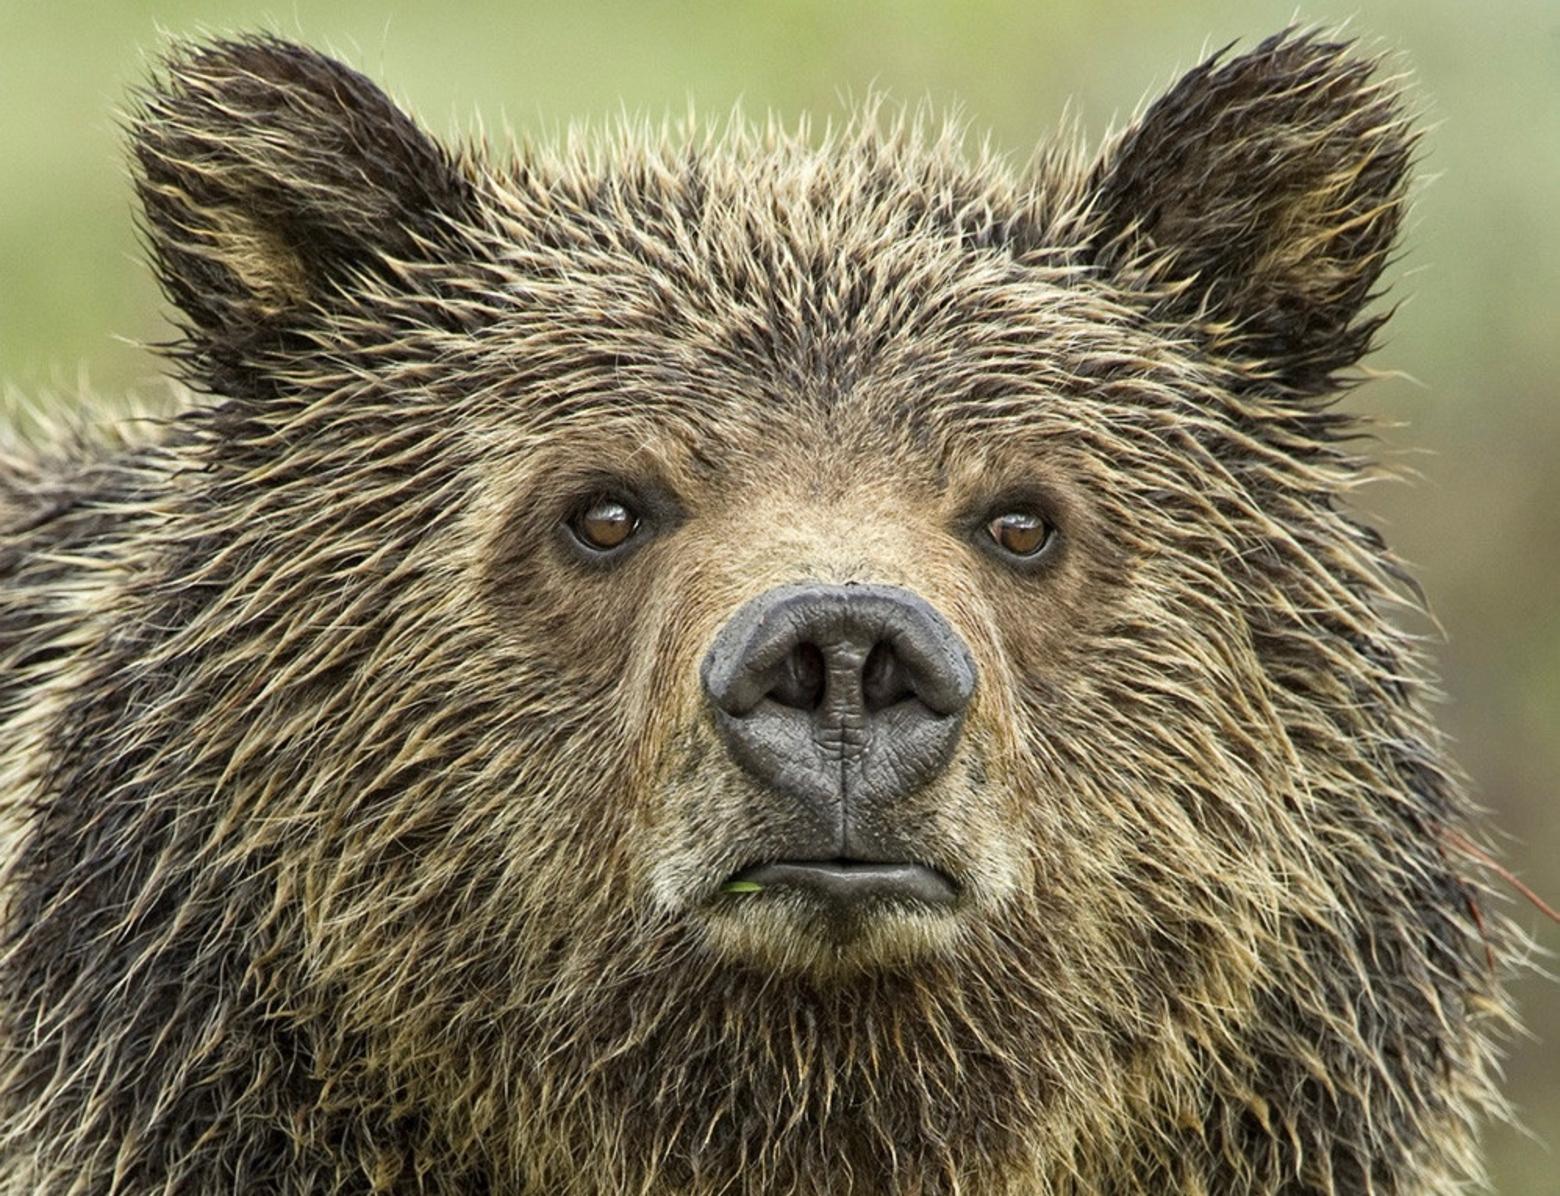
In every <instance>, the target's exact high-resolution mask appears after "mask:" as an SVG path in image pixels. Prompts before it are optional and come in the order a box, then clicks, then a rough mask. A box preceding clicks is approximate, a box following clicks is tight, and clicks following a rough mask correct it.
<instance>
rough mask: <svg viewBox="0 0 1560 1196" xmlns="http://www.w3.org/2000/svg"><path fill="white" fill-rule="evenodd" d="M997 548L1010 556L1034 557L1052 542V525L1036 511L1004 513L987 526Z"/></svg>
mask: <svg viewBox="0 0 1560 1196" xmlns="http://www.w3.org/2000/svg"><path fill="white" fill-rule="evenodd" d="M986 530H987V532H989V533H990V535H991V538H992V540H993V541H994V542H995V543H996V546H997V547H998V548H1000V549H1001V550H1002V551H1003V552H1005V553H1007V554H1008V555H1010V556H1016V557H1032V556H1035V555H1036V554H1038V553H1039V552H1040V550H1041V549H1043V548H1044V547H1045V546H1046V545H1047V544H1049V543H1050V542H1051V525H1050V524H1049V523H1047V522H1046V520H1045V517H1044V516H1043V515H1040V514H1039V513H1037V512H1035V511H1030V510H1016V511H1004V512H1003V513H1002V514H1001V515H998V516H997V517H996V518H995V519H993V520H992V521H991V522H990V523H988V524H987V525H986Z"/></svg>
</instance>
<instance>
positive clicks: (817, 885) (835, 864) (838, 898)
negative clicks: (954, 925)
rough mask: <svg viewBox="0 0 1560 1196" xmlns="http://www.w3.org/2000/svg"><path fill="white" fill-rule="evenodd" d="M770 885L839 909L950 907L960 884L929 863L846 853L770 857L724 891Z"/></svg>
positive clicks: (756, 890)
mask: <svg viewBox="0 0 1560 1196" xmlns="http://www.w3.org/2000/svg"><path fill="white" fill-rule="evenodd" d="M771 890H784V891H788V892H793V893H798V894H800V895H802V896H804V897H807V898H811V899H813V900H816V901H820V902H822V903H824V904H825V905H827V906H829V907H831V908H832V909H834V910H836V911H838V912H841V913H844V912H849V911H853V910H857V909H861V908H863V907H865V906H868V905H873V904H882V903H893V904H904V905H920V906H926V907H929V908H931V909H935V910H946V909H950V908H952V907H953V905H954V904H955V903H956V902H957V901H958V897H959V886H958V884H956V883H955V882H954V881H953V879H952V878H951V877H949V876H948V874H947V873H945V872H943V871H941V870H940V869H937V868H933V867H930V866H929V865H926V864H919V863H915V862H913V861H909V860H905V861H883V860H860V859H851V858H849V857H845V856H836V857H833V858H831V859H825V860H771V861H768V862H766V863H762V864H755V865H753V866H751V867H748V868H744V869H742V870H741V871H740V872H737V873H735V874H734V875H733V876H731V878H730V879H728V880H727V881H726V882H725V883H724V884H723V885H722V886H721V891H722V892H723V893H726V894H731V895H747V896H749V897H753V896H761V895H762V894H763V893H767V892H770V891H771Z"/></svg>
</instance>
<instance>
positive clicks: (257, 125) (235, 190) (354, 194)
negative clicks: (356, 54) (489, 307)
mask: <svg viewBox="0 0 1560 1196" xmlns="http://www.w3.org/2000/svg"><path fill="white" fill-rule="evenodd" d="M137 99H138V102H137V105H136V107H135V109H134V110H133V111H132V113H131V118H130V133H131V139H132V153H133V158H134V165H135V168H136V186H137V191H138V193H139V196H140V200H141V204H142V207H143V212H144V220H145V232H146V236H147V240H148V242H149V245H150V249H151V253H152V256H153V259H154V263H155V265H156V267H157V270H158V273H159V274H160V276H161V281H162V284H163V289H164V290H165V292H166V293H167V294H168V296H169V298H170V299H171V300H172V301H173V302H174V303H175V304H176V305H177V306H178V307H179V309H180V310H181V311H182V312H183V314H184V316H185V320H186V322H185V324H184V325H183V328H182V331H183V332H184V334H185V341H184V343H182V344H181V345H179V346H178V347H177V352H178V354H179V355H180V356H182V357H183V358H184V359H185V360H186V363H187V365H188V366H189V367H190V373H191V374H192V375H193V379H194V380H195V381H196V382H197V383H198V384H201V385H204V386H205V387H207V388H209V389H211V390H214V391H216V392H218V393H227V394H235V393H242V392H244V391H245V390H253V389H256V388H257V386H259V387H260V388H262V389H263V388H264V381H265V376H266V370H265V366H264V362H265V359H266V358H267V356H268V354H269V353H273V352H275V351H277V350H279V349H283V348H284V347H285V345H286V344H288V343H289V341H290V339H291V337H292V336H293V334H295V333H296V332H297V331H299V330H300V329H303V328H306V327H308V326H310V325H311V323H317V322H318V321H319V320H320V318H321V316H322V315H325V314H328V313H329V312H330V311H331V310H332V308H333V307H335V306H339V305H340V304H341V303H343V302H345V301H346V300H347V298H348V295H349V293H350V292H351V291H353V290H358V291H360V290H362V288H363V287H364V286H365V285H368V286H370V287H372V286H373V285H376V284H377V285H380V286H382V287H394V286H395V285H396V280H397V279H404V278H406V277H407V276H408V275H409V274H411V273H415V271H416V267H417V265H418V264H419V263H428V262H431V261H437V260H438V259H439V258H440V257H441V255H447V254H449V253H451V252H454V243H455V242H456V241H457V240H458V238H459V230H460V229H461V227H462V226H463V224H464V223H465V222H466V221H468V220H470V219H471V218H472V216H473V214H474V212H475V209H476V206H477V196H476V184H475V181H474V179H473V177H472V176H471V175H470V174H469V173H468V172H466V171H465V170H463V168H462V167H461V165H460V164H459V163H457V162H456V161H455V159H454V158H452V156H451V155H450V154H449V153H448V152H447V151H446V150H445V149H444V148H443V147H442V146H440V145H439V144H438V143H437V142H435V141H434V140H433V139H432V138H431V137H429V136H428V135H427V134H426V133H424V132H423V131H422V130H421V129H420V128H418V127H417V125H416V124H414V123H413V121H412V120H411V119H410V118H409V117H408V116H407V115H406V114H405V113H404V112H402V111H401V110H400V109H399V108H397V107H396V105H395V104H394V103H393V102H392V101H391V100H390V99H389V97H387V96H386V95H385V94H384V92H382V91H381V90H379V88H378V87H376V86H375V85H374V84H373V83H371V82H369V81H368V80H367V79H366V78H364V77H363V76H362V75H360V74H358V73H357V72H356V71H353V70H350V69H349V68H347V67H346V66H343V65H342V64H341V63H339V62H336V61H335V60H333V59H331V58H327V57H325V56H324V55H322V54H318V53H316V52H315V51H313V50H309V49H307V48H305V47H303V46H298V45H294V44H291V43H289V42H284V41H281V40H278V39H275V38H271V37H266V36H258V37H252V38H245V39H241V40H232V41H217V42H212V43H206V44H196V45H185V46H179V47H176V48H175V49H174V51H173V52H172V53H171V54H170V55H169V56H168V59H167V61H166V62H165V64H164V69H163V71H162V72H161V74H160V75H159V76H157V77H155V78H154V79H153V81H152V83H151V84H150V85H149V86H148V87H147V88H146V89H145V90H143V91H142V92H141V93H140V94H139V96H138V97H137ZM402 289H403V290H405V289H406V287H405V284H404V283H403V284H402Z"/></svg>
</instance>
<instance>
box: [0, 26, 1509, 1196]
mask: <svg viewBox="0 0 1560 1196" xmlns="http://www.w3.org/2000/svg"><path fill="white" fill-rule="evenodd" d="M131 139H132V152H133V157H134V165H135V171H136V181H137V188H138V192H139V196H140V201H141V204H142V205H143V212H144V216H143V220H144V225H143V227H144V232H145V236H146V240H147V244H148V246H149V251H150V254H151V257H152V259H153V261H154V263H155V266H156V269H157V271H158V274H159V277H160V279H161V282H162V285H163V287H164V289H165V291H166V293H167V295H168V297H169V298H170V299H171V301H172V303H173V305H174V306H175V307H176V308H177V310H178V312H179V318H180V331H179V334H178V338H177V340H176V342H175V343H173V344H171V345H170V346H168V347H167V353H168V355H169V357H170V359H171V361H172V362H173V363H174V365H175V367H176V372H177V375H178V376H179V378H181V379H182V380H183V381H184V382H185V383H186V384H187V385H188V387H190V388H191V389H192V390H193V391H194V392H197V394H198V395H199V396H201V397H198V398H196V399H192V400H191V401H190V402H189V403H188V405H187V409H184V410H181V411H180V412H179V413H177V414H176V415H174V416H172V417H170V418H167V419H164V420H161V421H158V422H156V423H155V424H153V425H152V426H150V427H149V428H148V427H145V426H138V427H137V428H136V429H135V430H132V431H130V432H125V433H118V434H112V435H109V434H105V435H103V436H101V437H87V438H86V439H85V440H80V439H78V440H74V441H72V442H71V443H66V444H55V445H52V446H50V445H38V446H37V447H36V448H33V449H24V450H22V451H20V452H19V453H13V457H14V459H10V460H8V461H7V462H6V464H5V466H4V472H3V473H0V512H3V520H4V522H3V526H0V778H3V785H0V794H3V802H4V806H3V813H4V822H5V835H6V836H7V837H9V838H10V840H11V841H12V843H13V846H12V848H11V849H10V851H9V856H10V859H9V861H8V865H7V871H6V876H5V881H4V890H3V892H4V935H5V943H4V948H3V955H0V961H3V962H0V1018H3V1027H4V1030H3V1032H4V1047H3V1051H4V1054H3V1055H0V1111H3V1116H0V1174H3V1177H4V1178H3V1180H0V1191H3V1192H4V1193H7V1194H8V1196H20V1194H22V1193H29V1194H32V1193H36V1194H40V1196H63V1194H65V1193H71V1194H80V1196H87V1194H107V1193H116V1194H123V1196H148V1194H151V1193H164V1194H174V1193H216V1192H241V1193H277V1194H293V1196H302V1194H304V1193H338V1194H342V1196H349V1194H359V1193H369V1192H389V1193H413V1192H421V1193H435V1194H454V1193H463V1194H464V1193H490V1194H495V1196H496V1194H501V1193H502V1194H527V1196H541V1194H544V1193H545V1194H547V1196H587V1194H590V1196H617V1194H621V1193H634V1194H639V1196H671V1194H678V1196H717V1194H730V1196H743V1194H748V1196H758V1194H765V1196H790V1194H795V1196H824V1194H828V1196H889V1194H893V1196H952V1194H955V1193H960V1194H965V1196H1020V1194H1022V1196H1063V1194H1069V1193H1071V1194H1079V1196H1082V1194H1087V1193H1110V1194H1116V1196H1131V1194H1135V1193H1138V1194H1148V1193H1154V1194H1159V1193H1168V1192H1177V1193H1205V1194H1211V1196H1228V1194H1234V1193H1246V1194H1253V1193H1267V1194H1275V1193H1291V1194H1300V1193H1338V1194H1350V1193H1365V1192H1371V1193H1378V1194H1387V1193H1402V1194H1408V1193H1451V1192H1454V1191H1462V1190H1464V1185H1465V1184H1466V1183H1468V1182H1470V1181H1473V1182H1477V1176H1478V1171H1479V1164H1478V1158H1477V1152H1476V1135H1477V1129H1478V1126H1479V1123H1480V1122H1481V1121H1483V1120H1484V1119H1485V1118H1486V1117H1487V1115H1489V1114H1491V1113H1498V1111H1499V1107H1500V1103H1499V1099H1498V1097H1497V1095H1496V1094H1495V1091H1494V1087H1493V1084H1492V1075H1493V1059H1494V1057H1495V1054H1496V1051H1497V1049H1498V1047H1499V1043H1500V1040H1501V1035H1502V1029H1501V1026H1502V1023H1503V1021H1504V1019H1505V998H1504V997H1503V995H1502V983H1503V981H1502V975H1501V973H1502V970H1503V968H1504V967H1505V960H1506V958H1507V957H1508V956H1509V954H1510V951H1509V948H1510V946H1511V944H1512V940H1511V938H1510V935H1511V933H1512V932H1511V931H1509V930H1508V929H1507V928H1506V926H1505V925H1504V923H1502V922H1501V921H1500V920H1499V919H1498V918H1496V917H1493V916H1490V915H1486V914H1484V913H1482V912H1481V910H1482V908H1483V904H1484V903H1483V901H1482V899H1481V898H1482V889H1481V886H1480V884H1479V882H1478V881H1477V879H1476V878H1474V877H1471V876H1469V875H1467V874H1466V873H1467V867H1466V865H1465V864H1464V863H1463V861H1464V860H1465V859H1466V858H1467V855H1468V852H1467V851H1464V850H1461V849H1459V848H1458V846H1457V845H1458V844H1464V845H1468V844H1470V843H1471V841H1472V840H1475V839H1477V837H1478V836H1479V831H1478V829H1477V828H1476V827H1475V826H1474V824H1473V822H1472V816H1471V814H1470V810H1469V807H1468V805H1467V803H1466V800H1465V798H1464V797H1463V796H1462V794H1461V793H1460V790H1459V786H1458V783H1457V781H1456V779H1455V777H1456V774H1455V772H1454V770H1453V768H1452V766H1451V765H1450V763H1449V762H1448V760H1447V757H1446V755H1445V753H1444V750H1443V746H1442V743H1441V740H1440V738H1439V737H1438V735H1437V733H1436V731H1435V730H1434V729H1433V727H1432V725H1431V723H1430V722H1429V720H1428V718H1427V715H1426V703H1427V694H1428V692H1429V684H1430V683H1429V681H1428V679H1427V674H1426V670H1425V666H1424V664H1423V663H1422V661H1421V659H1420V656H1419V653H1418V651H1417V649H1416V648H1415V646H1414V643H1413V642H1412V640H1411V639H1410V638H1409V637H1408V636H1407V635H1406V634H1404V633H1403V632H1401V631H1399V630H1397V629H1395V628H1394V626H1393V624H1392V623H1391V622H1390V621H1389V614H1390V612H1391V609H1392V608H1393V606H1394V605H1395V604H1400V603H1402V602H1404V601H1412V600H1413V597H1412V586H1411V583H1409V582H1408V581H1407V579H1406V575H1405V574H1404V572H1403V570H1402V569H1401V567H1400V565H1399V564H1398V562H1397V561H1396V560H1395V559H1394V557H1393V556H1392V555H1391V554H1390V552H1389V551H1388V549H1387V548H1386V547H1385V546H1384V544H1383V542H1382V540H1381V539H1380V538H1379V537H1378V535H1377V534H1376V533H1375V532H1374V531H1373V530H1371V528H1370V527H1368V526H1366V525H1365V524H1364V523H1363V522H1362V521H1361V520H1360V519H1359V518H1358V517H1357V516H1356V515H1355V514H1353V513H1351V511H1350V509H1349V507H1348V505H1347V503H1346V499H1347V496H1348V494H1349V492H1350V490H1351V488H1352V487H1353V486H1354V485H1355V484H1356V483H1357V482H1358V481H1359V480H1360V479H1361V478H1362V477H1363V476H1365V474H1366V472H1367V471H1368V470H1369V468H1370V466H1369V465H1368V463H1367V462H1366V461H1365V460H1363V459H1362V457H1361V456H1360V454H1359V450H1358V449H1357V447H1356V443H1357V435H1358V431H1359V426H1358V424H1357V422H1356V420H1355V419H1354V418H1353V417H1351V416H1349V415H1346V414H1344V413H1342V412H1340V411H1338V410H1337V409H1336V408H1335V407H1334V406H1333V402H1334V399H1335V398H1336V396H1337V394H1338V392H1339V391H1340V390H1341V389H1343V388H1344V387H1346V386H1347V385H1348V384H1349V382H1350V381H1351V380H1354V379H1356V378H1357V377H1358V374H1357V372H1356V371H1355V370H1354V369H1353V367H1355V366H1356V363H1357V362H1358V361H1359V360H1360V358H1361V356H1362V355H1363V354H1364V353H1365V352H1366V350H1367V349H1368V347H1369V345H1370V343H1371V341H1372V336H1373V334H1374V333H1375V332H1376V330H1377V328H1378V327H1379V325H1380V324H1381V322H1382V319H1383V316H1382V315H1381V314H1380V313H1379V312H1375V313H1374V314H1373V309H1372V308H1371V307H1370V300H1371V299H1372V297H1373V292H1374V291H1375V289H1376V287H1377V284H1378V279H1379V276H1380V274H1381V271H1382V268H1383V264H1384V262H1385V261H1386V259H1387V257H1388V254H1389V252H1390V251H1391V247H1392V244H1393V241H1394V237H1395V234H1396V231H1397V229H1398V226H1399V224H1400V221H1401V217H1402V212H1403V207H1404V189H1405V180H1406V177H1407V174H1408V170H1409V166H1410V160H1411V158H1412V157H1413V152H1414V144H1415V139H1414V134H1413V132H1412V131H1411V128H1410V125H1409V122H1408V119H1407V117H1406V115H1405V110H1404V104H1403V101H1402V98H1401V96H1400V94H1399V92H1398V90H1397V89H1396V88H1395V86H1394V85H1393V84H1392V83H1391V82H1390V81H1386V80H1383V79H1382V78H1381V77H1380V74H1379V71H1378V69H1377V63H1376V62H1374V61H1372V60H1370V59H1368V58H1366V57H1363V56H1360V55H1359V54H1358V53H1357V52H1356V51H1355V50H1353V49H1352V48H1351V46H1349V45H1348V44H1343V43H1339V42H1336V41H1334V40H1330V39H1329V37H1328V36H1326V35H1322V34H1318V33H1308V32H1297V31H1289V32H1286V33H1283V34H1280V35H1278V36H1276V37H1273V38H1271V39H1269V40H1267V41H1265V42H1263V43H1262V44H1260V45H1258V46H1257V47H1256V48H1254V49H1252V50H1251V51H1250V52H1248V53H1244V54H1240V55H1236V56H1232V55H1231V54H1230V53H1229V52H1228V51H1226V52H1224V53H1221V54H1217V55H1215V56H1213V57H1212V58H1210V59H1209V60H1208V61H1206V62H1204V63H1203V64H1202V65H1201V66H1198V67H1197V68H1196V69H1195V70H1193V71H1191V72H1190V73H1189V74H1187V75H1186V76H1185V77H1184V78H1182V79H1181V80H1180V81H1179V82H1178V83H1177V84H1176V85H1175V86H1174V87H1173V88H1172V89H1171V90H1170V91H1169V92H1168V93H1167V94H1166V95H1164V96H1163V97H1162V98H1161V99H1159V100H1158V101H1157V102H1156V103H1154V104H1153V105H1152V106H1150V107H1149V108H1147V109H1146V111H1145V112H1144V113H1143V114H1142V116H1141V117H1140V119H1138V120H1137V121H1136V122H1135V123H1134V124H1133V125H1132V126H1131V127H1130V128H1128V129H1127V130H1126V131H1125V132H1124V133H1123V134H1121V135H1120V136H1117V137H1114V138H1113V139H1111V140H1110V141H1109V142H1108V144H1107V145H1106V146H1105V147H1104V149H1103V150H1102V151H1100V152H1099V153H1098V154H1097V155H1096V156H1088V155H1085V154H1084V153H1083V152H1081V151H1080V150H1078V149H1076V148H1072V147H1069V146H1062V147H1059V148H1054V149H1051V150H1049V151H1047V152H1046V153H1043V154H1042V155H1040V156H1039V157H1037V158H1036V159H1035V160H1034V161H1033V163H1031V164H1030V165H1028V166H1025V167H1022V168H1019V167H1015V166H1012V165H1009V164H1008V163H1006V162H1004V161H1003V160H1001V159H999V158H997V157H994V156H990V155H985V154H973V153H971V152H968V151H966V150H965V148H964V139H963V137H962V135H961V133H960V131H959V130H958V129H957V128H953V127H944V128H941V129H938V128H935V127H931V126H929V124H928V122H925V121H923V120H920V119H916V118H913V117H904V116H894V115H893V114H892V113H891V112H889V111H887V110H886V109H885V108H884V107H883V106H882V105H881V104H878V105H869V106H868V107H867V109H866V110H864V111H862V112H860V113H859V114H858V115H857V116H856V117H854V118H853V120H852V121H851V122H850V123H849V124H848V126H847V127H845V128H843V129H839V130H836V131H834V132H833V133H831V134H828V135H824V136H822V137H820V138H812V137H810V136H807V135H805V134H803V133H799V132H798V133H790V132H786V131H783V130H779V129H776V128H775V127H772V126H770V127H766V128H764V129H762V130H754V129H750V128H742V127H737V128H733V129H731V130H729V131H726V132H709V133H701V132H698V131H697V130H694V131H689V132H687V133H681V134H679V133H660V134H656V133H649V132H645V131H643V130H641V129H639V128H637V127H630V128H625V129H624V130H623V131H622V132H621V133H620V134H618V135H616V136H614V137H612V138H609V139H600V140H597V141H595V142H591V143H588V144H576V143H574V142H571V143H570V145H569V146H568V147H567V148H563V149H547V148H537V147H523V148H519V149H516V150H515V151H514V152H513V153H512V154H510V155H508V156H507V157H505V158H504V159H503V160H498V159H496V158H495V157H493V156H491V155H490V154H489V153H488V152H487V151H486V150H484V149H483V148H482V147H480V146H475V145H473V146H468V147H465V148H462V149H459V150H451V149H449V148H446V147H444V146H442V145H441V144H439V143H438V142H436V141H435V140H433V139H432V138H431V137H430V136H429V135H428V134H427V133H425V132H424V131H423V130H422V129H421V128H420V127H419V126H418V125H417V124H415V123H414V122H413V121H412V120H411V119H410V118H409V117H408V116H407V115H405V114H404V113H403V112H402V111H400V110H399V109H398V108H397V107H396V106H395V105H394V104H392V103H391V101H390V100H388V99H387V98H386V96H385V95H384V94H383V93H382V92H380V91H379V90H378V89H377V88H376V87H375V86H374V85H373V84H371V83H370V82H368V81H367V80H366V79H364V78H363V77H362V76H361V75H359V74H357V73H355V72H354V71H352V70H349V69H348V68H346V67H345V66H343V65H341V64H340V63H337V62H335V61H332V60H331V59H329V58H326V57H323V56H321V55H320V54H318V53H315V52H313V51H311V50H308V49H305V48H303V47H301V46H297V45H293V44H289V43H286V42H283V41H280V40H276V39H274V38H271V37H265V36H261V37H247V38H239V39H235V40H222V41H211V42H207V43H203V44H191V45H182V46H179V47H177V48H175V49H174V50H173V51H172V53H171V54H170V56H169V57H168V59H167V62H166V65H165V67H164V68H163V70H162V71H161V73H160V74H159V76H158V77H157V78H156V79H155V80H154V81H153V82H152V83H151V84H150V85H149V86H148V87H147V88H146V89H145V90H144V91H143V92H142V93H141V95H140V96H139V99H138V102H137V106H136V108H135V111H134V114H133V116H132V118H131ZM35 439H36V438H35ZM1473 850H1476V849H1473Z"/></svg>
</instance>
